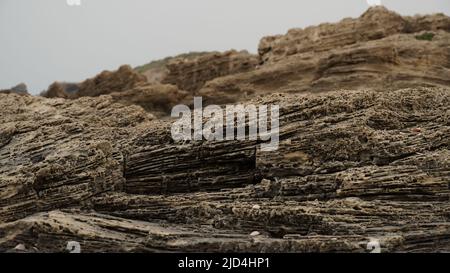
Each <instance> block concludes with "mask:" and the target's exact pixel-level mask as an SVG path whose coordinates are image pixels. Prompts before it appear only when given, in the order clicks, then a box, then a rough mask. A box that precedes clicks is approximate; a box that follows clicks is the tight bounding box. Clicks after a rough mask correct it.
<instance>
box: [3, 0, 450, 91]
mask: <svg viewBox="0 0 450 273" xmlns="http://www.w3.org/2000/svg"><path fill="white" fill-rule="evenodd" d="M372 1H374V0H372ZM382 4H383V5H384V6H386V7H387V8H389V9H391V10H394V11H396V12H398V13H400V14H402V15H415V14H431V13H438V12H440V13H444V14H446V15H449V14H450V2H449V1H448V0H445V1H444V0H429V1H423V0H409V1H408V0H384V1H383V0H382ZM368 7H369V5H368V4H367V1H366V0H345V1H336V0H315V1H299V0H296V1H295V0H278V1H268V0H244V1H242V0H227V1H220V2H218V1H211V0H190V1H186V0H184V1H183V0H151V1H147V0H81V6H69V5H68V4H67V2H66V0H39V1H36V0H0V46H1V50H0V89H6V88H10V87H12V86H14V85H16V84H18V83H21V82H24V83H26V84H27V86H28V90H29V91H30V93H32V94H38V93H39V92H40V91H42V90H44V89H46V88H47V87H48V86H49V85H50V84H51V83H52V82H54V81H67V82H78V81H82V80H84V79H86V78H90V77H93V76H94V75H96V74H98V73H99V72H101V71H103V70H114V69H117V68H118V67H119V66H120V65H122V64H130V65H131V66H133V67H135V66H138V65H142V64H145V63H148V62H149V61H152V60H157V59H161V58H164V57H167V56H174V55H177V54H181V53H186V52H192V51H225V50H229V49H236V50H244V49H245V50H248V51H250V52H253V53H255V52H256V51H257V47H258V43H259V40H260V39H261V38H262V37H264V36H268V35H276V34H284V33H286V32H287V31H288V30H289V29H291V28H296V27H302V28H303V27H307V26H310V25H317V24H320V23H324V22H337V21H339V20H341V19H343V18H345V17H358V16H360V15H361V14H362V13H363V12H364V11H366V10H367V9H368Z"/></svg>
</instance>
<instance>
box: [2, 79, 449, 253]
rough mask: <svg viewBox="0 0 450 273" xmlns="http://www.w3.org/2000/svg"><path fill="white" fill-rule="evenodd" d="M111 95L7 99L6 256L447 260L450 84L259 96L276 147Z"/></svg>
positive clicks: (4, 168)
mask: <svg viewBox="0 0 450 273" xmlns="http://www.w3.org/2000/svg"><path fill="white" fill-rule="evenodd" d="M113 101H114V100H113V99H112V97H111V96H101V97H98V98H81V99H78V100H64V99H56V100H55V99H45V98H36V97H29V96H18V95H14V94H10V95H0V103H1V105H2V107H0V111H1V115H0V117H1V120H0V121H1V123H0V124H2V125H1V130H0V132H1V135H0V163H1V164H0V182H1V184H0V189H1V192H0V194H1V195H0V200H1V203H0V208H1V210H0V221H1V222H2V223H1V224H0V234H1V236H0V251H15V250H14V248H15V247H16V246H17V245H23V246H24V248H25V249H22V251H24V252H60V251H65V248H66V245H67V242H68V241H77V242H79V243H80V244H81V250H82V251H84V252H111V251H113V252H155V251H188V252H190V251H196V252H198V251H201V252H203V251H207V252H217V251H225V252H241V251H256V252H365V251H367V250H366V247H367V243H368V242H369V241H370V240H372V239H373V238H375V239H377V240H379V242H380V244H381V247H382V251H390V252H405V251H407V252H439V251H446V252H448V251H450V221H449V220H450V213H449V211H450V207H449V204H450V203H449V201H450V200H449V198H450V151H449V148H450V89H448V88H416V89H401V90H392V91H390V92H377V91H369V90H363V91H344V90H341V91H336V92H330V93H326V94H322V95H309V94H291V95H287V94H275V95H269V96H266V97H264V98H260V99H257V100H255V101H253V102H254V103H267V104H268V103H277V104H279V105H280V107H281V110H280V125H281V128H280V140H281V143H280V149H279V150H278V151H277V152H269V153H268V152H262V151H260V150H259V145H258V144H259V143H256V142H252V141H243V142H242V141H227V142H208V141H199V142H186V143H174V142H173V140H172V139H171V138H170V124H171V121H157V120H154V119H153V117H152V116H151V115H149V114H146V112H145V111H143V110H142V109H141V108H139V107H137V106H123V105H122V104H117V103H114V102H113ZM255 231H257V233H256V232H255Z"/></svg>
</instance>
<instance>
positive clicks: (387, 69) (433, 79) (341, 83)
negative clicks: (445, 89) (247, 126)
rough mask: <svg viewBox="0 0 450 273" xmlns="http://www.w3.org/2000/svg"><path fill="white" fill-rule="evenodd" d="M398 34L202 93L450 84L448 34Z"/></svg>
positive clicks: (213, 84) (209, 86)
mask: <svg viewBox="0 0 450 273" xmlns="http://www.w3.org/2000/svg"><path fill="white" fill-rule="evenodd" d="M423 34H424V33H419V34H397V35H392V36H389V37H386V38H383V39H379V40H373V41H369V42H363V43H356V44H353V45H349V46H345V47H342V48H340V49H334V50H331V51H324V52H304V53H298V54H295V55H292V56H289V57H285V58H283V59H282V60H279V61H277V62H275V63H273V64H271V63H269V64H265V65H262V66H261V67H260V68H259V69H257V70H255V71H251V72H247V73H241V74H237V75H232V76H228V77H222V78H218V79H215V80H213V81H210V82H208V83H206V84H205V86H204V88H202V89H201V90H200V91H199V92H198V94H199V95H201V96H204V97H205V98H206V100H209V101H210V102H211V103H228V102H235V101H240V100H248V99H251V98H253V97H254V96H257V95H264V94H267V93H272V92H274V91H277V92H287V93H298V92H313V93H315V92H323V91H330V90H338V89H340V88H346V89H359V88H371V89H375V90H392V89H398V88H407V87H415V86H448V85H449V84H450V62H449V60H450V50H449V45H450V33H449V32H444V31H439V32H434V33H433V38H432V40H431V41H428V40H423V39H418V38H417V37H420V35H423Z"/></svg>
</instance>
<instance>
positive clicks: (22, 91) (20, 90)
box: [0, 83, 29, 95]
mask: <svg viewBox="0 0 450 273" xmlns="http://www.w3.org/2000/svg"><path fill="white" fill-rule="evenodd" d="M0 93H3V94H11V93H15V94H19V95H29V94H28V87H27V85H26V84H25V83H20V84H18V85H16V86H14V87H11V88H10V89H6V90H0Z"/></svg>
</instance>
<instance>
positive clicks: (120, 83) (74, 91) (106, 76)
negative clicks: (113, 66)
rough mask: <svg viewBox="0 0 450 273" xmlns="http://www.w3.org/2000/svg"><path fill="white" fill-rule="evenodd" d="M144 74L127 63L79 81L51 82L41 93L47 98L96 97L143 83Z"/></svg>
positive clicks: (145, 81) (144, 79) (145, 80)
mask: <svg viewBox="0 0 450 273" xmlns="http://www.w3.org/2000/svg"><path fill="white" fill-rule="evenodd" d="M146 83H147V79H146V78H145V76H143V75H141V74H140V73H137V72H136V71H134V70H133V69H132V68H131V67H130V66H129V65H123V66H121V67H120V68H119V69H118V70H117V71H113V72H111V71H103V72H102V73H100V74H98V75H97V76H95V77H94V78H92V79H87V80H85V81H83V82H81V83H78V84H77V83H59V82H55V83H53V84H52V85H51V86H50V87H49V89H48V90H47V91H45V92H44V93H42V94H41V95H42V96H43V97H47V98H69V99H75V98H80V97H85V96H89V97H96V96H100V95H105V94H109V93H113V92H121V91H126V90H130V89H133V88H135V87H138V86H141V85H145V84H146Z"/></svg>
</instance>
